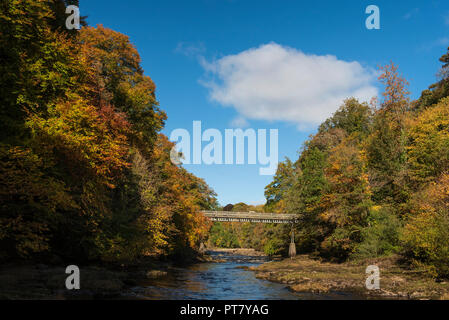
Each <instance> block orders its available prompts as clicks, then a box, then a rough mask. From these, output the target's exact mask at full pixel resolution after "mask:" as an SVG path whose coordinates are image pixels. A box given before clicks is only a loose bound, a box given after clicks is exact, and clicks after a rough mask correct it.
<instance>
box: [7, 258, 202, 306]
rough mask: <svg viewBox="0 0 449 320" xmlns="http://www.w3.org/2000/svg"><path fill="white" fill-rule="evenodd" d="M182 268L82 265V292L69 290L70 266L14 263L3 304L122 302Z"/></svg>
mask: <svg viewBox="0 0 449 320" xmlns="http://www.w3.org/2000/svg"><path fill="white" fill-rule="evenodd" d="M210 260H211V259H210V258H209V257H208V256H207V255H204V256H201V255H199V256H197V257H195V259H192V260H189V261H183V262H182V263H181V265H189V264H194V263H200V262H209V261H210ZM179 265H180V263H179V262H178V263H175V262H173V261H159V260H156V259H150V258H148V259H142V260H140V261H139V262H138V263H134V264H128V265H125V264H121V265H85V266H83V265H78V267H79V269H80V284H81V285H80V286H81V289H80V290H67V289H66V287H65V281H66V278H67V277H68V276H69V275H68V274H66V273H65V268H66V266H54V265H46V264H30V263H26V262H21V263H20V262H16V263H10V264H5V265H2V266H0V300H21V299H46V300H47V299H49V300H65V299H114V298H120V297H121V296H122V292H124V291H125V290H126V289H127V288H130V287H133V286H135V285H137V284H138V283H141V282H144V281H149V280H154V279H158V278H161V277H164V276H166V275H167V274H169V273H170V272H171V270H173V269H176V268H177V267H178V266H179Z"/></svg>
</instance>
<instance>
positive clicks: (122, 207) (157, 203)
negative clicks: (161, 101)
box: [0, 0, 216, 265]
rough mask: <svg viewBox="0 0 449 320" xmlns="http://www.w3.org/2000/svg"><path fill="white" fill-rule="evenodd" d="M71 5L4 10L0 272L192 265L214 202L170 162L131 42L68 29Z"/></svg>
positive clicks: (28, 4)
mask: <svg viewBox="0 0 449 320" xmlns="http://www.w3.org/2000/svg"><path fill="white" fill-rule="evenodd" d="M68 4H75V5H77V4H78V3H77V1H63V0H51V1H47V0H36V1H21V0H7V1H2V2H1V4H0V57H1V59H2V63H1V64H0V74H1V78H0V99H1V105H2V108H1V111H0V122H1V124H0V125H1V128H2V129H1V130H2V134H1V140H0V202H1V207H0V210H1V212H0V261H2V262H7V261H12V260H26V261H43V262H45V263H62V262H70V263H71V264H73V263H75V264H76V263H78V264H80V263H84V264H85V263H90V262H98V263H103V264H106V263H107V264H109V265H110V264H114V263H117V264H121V263H129V262H135V261H137V260H138V259H140V258H142V257H171V259H175V258H176V259H184V258H186V257H189V256H193V255H195V252H196V250H197V248H198V246H199V244H200V242H201V240H202V239H203V238H204V237H205V236H206V233H207V230H208V228H209V224H208V222H207V221H206V219H205V218H204V216H203V215H201V214H199V211H200V210H201V209H209V210H210V209H214V208H215V206H216V198H215V193H214V192H213V191H212V190H211V189H210V188H209V187H208V186H207V184H206V183H205V182H204V181H203V180H202V179H200V178H197V177H196V176H194V175H193V174H191V173H189V172H187V171H186V170H185V169H184V168H182V167H180V166H176V165H174V164H172V162H171V161H170V150H171V148H172V146H173V144H172V143H171V142H169V140H168V139H167V137H166V136H164V135H163V134H161V133H159V132H160V130H161V129H162V128H163V126H164V121H165V120H166V114H165V113H164V112H163V111H162V110H161V109H160V108H159V105H158V102H157V99H156V86H155V84H154V83H153V81H152V80H151V78H150V77H148V76H146V75H144V73H143V70H142V67H141V65H140V58H139V54H138V52H137V50H136V48H135V47H134V46H133V45H132V43H130V41H129V39H128V37H127V36H125V35H123V34H121V33H118V32H115V31H113V30H110V29H107V28H104V27H102V26H101V25H100V26H97V27H90V26H86V25H85V23H84V25H85V26H84V27H83V28H82V29H81V30H80V31H77V30H67V29H66V28H65V19H66V16H67V15H66V14H65V8H66V6H67V5H68ZM84 20H85V19H84Z"/></svg>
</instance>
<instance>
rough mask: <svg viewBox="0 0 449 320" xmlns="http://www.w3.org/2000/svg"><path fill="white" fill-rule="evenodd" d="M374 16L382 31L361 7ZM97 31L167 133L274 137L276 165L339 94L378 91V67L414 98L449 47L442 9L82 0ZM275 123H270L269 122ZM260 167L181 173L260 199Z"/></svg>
mask: <svg viewBox="0 0 449 320" xmlns="http://www.w3.org/2000/svg"><path fill="white" fill-rule="evenodd" d="M370 4H374V5H377V6H378V7H379V9H380V27H381V28H380V30H368V29H366V27H365V20H366V18H367V17H368V15H367V14H365V8H366V7H367V6H368V5H370ZM80 11H81V15H87V16H88V19H87V21H88V23H89V24H90V25H92V26H95V25H96V24H103V25H104V26H105V27H108V28H111V29H113V30H116V31H119V32H121V33H124V34H126V35H128V36H129V37H130V40H131V41H132V43H133V44H134V45H135V46H136V47H137V49H138V51H139V53H140V55H141V58H142V66H143V68H144V70H145V73H146V74H147V75H149V76H150V77H151V78H152V79H153V81H154V82H155V83H156V86H157V92H156V94H157V98H158V101H159V103H160V106H161V108H162V109H163V110H164V111H166V112H167V115H168V120H167V122H166V126H165V129H164V130H163V133H165V134H167V135H170V133H171V132H172V130H174V129H177V128H184V129H187V130H188V131H190V132H191V131H192V122H193V121H195V120H200V121H201V122H202V127H203V130H204V129H207V128H216V129H218V130H220V131H222V132H223V133H224V129H225V128H233V127H235V126H236V125H237V126H238V125H243V126H244V127H245V128H254V129H255V130H257V129H261V128H263V129H278V130H279V159H280V160H282V159H283V158H284V157H285V156H288V157H290V158H291V159H296V158H297V156H298V151H299V150H300V148H301V146H302V144H303V142H304V140H305V139H306V138H307V137H308V136H309V135H310V134H312V133H314V132H315V130H316V127H317V124H318V123H319V122H320V121H321V120H324V118H325V117H326V115H327V114H331V113H332V111H335V110H336V109H337V108H338V107H339V103H340V102H339V101H340V100H342V99H343V97H344V96H345V95H355V96H357V97H360V98H361V99H362V98H364V97H368V96H370V95H372V94H373V92H374V93H375V92H376V91H377V92H380V90H381V87H380V86H379V84H378V83H377V81H376V80H375V76H376V71H375V69H376V66H378V65H385V64H387V63H388V62H389V61H390V60H391V61H393V62H395V63H396V64H397V65H398V66H399V68H400V71H401V72H402V74H403V75H404V77H405V78H406V79H407V80H408V81H409V82H410V87H409V89H410V91H411V93H412V95H411V97H412V98H417V97H418V96H419V94H420V92H421V91H422V90H423V89H426V88H427V87H428V85H430V84H431V83H433V82H435V80H436V73H437V71H438V69H439V67H440V63H439V61H438V58H439V57H440V56H441V55H442V54H443V53H444V52H446V48H447V47H448V46H449V2H448V1H445V0H441V1H436V0H435V1H432V0H421V1H418V0H414V1H413V0H409V1H403V0H397V1H391V0H390V1H378V0H372V1H362V0H360V1H350V0H346V1H331V0H328V1H317V2H313V1H299V0H297V1H250V0H228V1H219V0H202V1H195V0H191V1H181V0H180V1H170V0H164V1H162V0H161V1H148V0H146V1H138V0H136V1H115V0H108V1H103V0H95V1H92V0H81V1H80ZM273 119H275V120H273ZM259 167H260V165H258V164H257V165H204V164H203V165H186V168H187V169H188V170H189V171H191V172H193V173H194V174H196V175H197V176H199V177H201V178H204V179H205V180H206V182H207V183H208V184H209V185H210V186H211V187H212V188H213V189H214V190H215V191H216V192H217V194H218V199H219V201H220V203H221V204H223V205H225V204H227V203H236V202H241V201H242V202H246V203H250V204H256V203H263V202H264V194H263V193H264V187H265V186H266V185H267V184H268V183H269V182H270V181H271V179H272V177H271V176H261V175H259Z"/></svg>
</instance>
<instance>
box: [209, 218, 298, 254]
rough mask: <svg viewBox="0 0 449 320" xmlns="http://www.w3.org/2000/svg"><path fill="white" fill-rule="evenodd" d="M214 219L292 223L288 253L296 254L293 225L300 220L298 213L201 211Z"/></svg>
mask: <svg viewBox="0 0 449 320" xmlns="http://www.w3.org/2000/svg"><path fill="white" fill-rule="evenodd" d="M201 212H202V213H203V214H204V216H206V217H208V218H209V219H210V220H212V221H226V222H258V223H290V224H291V226H292V227H291V228H292V229H291V241H290V245H289V248H288V255H289V256H290V257H291V258H293V257H294V256H295V255H296V245H295V234H294V228H293V225H294V224H295V223H297V222H298V215H296V214H288V213H259V212H232V211H201Z"/></svg>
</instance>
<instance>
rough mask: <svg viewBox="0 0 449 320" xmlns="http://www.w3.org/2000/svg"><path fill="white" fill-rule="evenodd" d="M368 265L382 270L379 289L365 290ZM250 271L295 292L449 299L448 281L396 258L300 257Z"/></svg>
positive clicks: (372, 297)
mask: <svg viewBox="0 0 449 320" xmlns="http://www.w3.org/2000/svg"><path fill="white" fill-rule="evenodd" d="M368 265H377V266H378V267H379V270H380V289H379V290H367V288H366V287H365V281H366V278H367V277H368V275H367V274H366V273H365V271H366V267H367V266H368ZM249 269H250V270H252V271H255V272H256V277H258V278H260V279H265V280H269V281H274V282H278V283H283V284H285V285H287V286H288V287H289V289H290V290H292V291H294V292H301V293H315V294H328V293H331V292H348V293H353V294H356V295H360V296H364V297H366V298H368V299H370V298H371V299H374V298H381V299H449V281H436V280H435V279H432V278H430V277H429V276H427V275H426V274H425V273H424V272H419V271H416V270H414V269H411V268H408V267H407V266H404V265H401V264H400V262H399V261H398V258H397V257H390V258H382V259H371V260H366V261H358V262H348V263H341V264H337V263H329V262H323V261H320V260H315V259H311V258H310V257H308V256H306V255H299V256H296V257H295V258H293V259H284V260H282V261H272V262H267V263H264V264H262V265H259V266H255V267H250V268H249Z"/></svg>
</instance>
